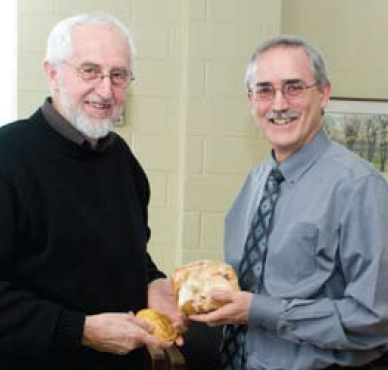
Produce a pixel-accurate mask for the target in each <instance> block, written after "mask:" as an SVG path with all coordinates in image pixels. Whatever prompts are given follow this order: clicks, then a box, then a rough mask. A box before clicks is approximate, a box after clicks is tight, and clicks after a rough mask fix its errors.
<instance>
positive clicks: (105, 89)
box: [94, 75, 113, 99]
mask: <svg viewBox="0 0 388 370" xmlns="http://www.w3.org/2000/svg"><path fill="white" fill-rule="evenodd" d="M112 87H113V86H112V81H111V80H110V76H109V75H102V76H101V80H100V81H99V82H98V83H97V85H96V86H95V88H94V89H95V91H96V93H97V94H98V95H100V96H101V97H102V98H104V99H110V98H111V97H112V95H113V92H112Z"/></svg>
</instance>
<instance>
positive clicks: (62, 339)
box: [0, 13, 184, 370]
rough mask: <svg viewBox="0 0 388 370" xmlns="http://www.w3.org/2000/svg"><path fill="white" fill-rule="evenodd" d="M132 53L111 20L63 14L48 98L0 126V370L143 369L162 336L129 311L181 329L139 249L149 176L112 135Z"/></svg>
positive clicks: (163, 282) (54, 39)
mask: <svg viewBox="0 0 388 370" xmlns="http://www.w3.org/2000/svg"><path fill="white" fill-rule="evenodd" d="M133 56H134V48H133V41H132V40H131V38H130V35H129V31H128V30H127V28H126V27H125V26H124V25H123V24H122V23H121V22H119V21H118V20H117V19H116V18H114V17H112V16H109V15H107V14H100V13H93V14H83V15H78V16H74V17H71V18H68V19H65V20H63V21H62V22H60V23H58V24H57V25H56V26H55V27H54V29H53V30H52V32H51V34H50V36H49V39H48V45H47V56H46V59H45V62H44V68H45V71H46V73H47V76H48V79H49V84H50V88H51V92H52V97H51V98H48V99H47V100H46V101H45V103H44V105H43V106H42V107H41V108H39V109H38V110H37V111H36V112H35V113H34V114H33V115H32V116H31V117H30V118H28V119H26V120H22V121H18V122H14V123H11V124H9V125H6V126H4V127H2V128H1V130H0V368H1V369H26V368H28V367H34V368H35V367H36V368H39V369H50V370H51V369H56V370H58V369H70V368H71V369H110V370H114V369H126V370H128V369H143V368H144V349H143V347H144V345H145V344H149V345H152V346H156V347H160V348H166V347H168V346H170V345H171V344H172V343H170V342H166V341H163V340H159V339H157V338H156V337H154V336H153V335H152V332H153V327H152V326H150V325H149V324H147V323H146V322H144V321H142V320H140V319H137V318H136V317H134V314H133V313H135V312H136V311H138V310H140V309H142V308H144V307H147V305H148V306H149V307H153V308H157V309H159V310H160V311H163V312H164V313H166V314H167V315H168V316H170V318H171V319H172V320H173V321H174V322H175V324H176V326H177V327H178V328H183V327H184V323H183V320H182V318H181V316H180V314H179V313H178V312H177V310H176V308H175V305H174V302H173V299H172V296H173V295H172V285H171V283H170V282H169V281H168V280H167V279H165V275H164V274H163V273H162V272H161V271H159V270H158V268H157V267H156V265H155V264H154V263H153V261H152V259H151V257H150V256H149V254H148V253H147V250H146V247H147V241H148V239H149V236H150V230H149V227H148V220H147V207H148V201H149V198H150V189H149V184H148V180H147V177H146V175H145V173H144V171H143V169H142V167H141V166H140V164H139V163H138V161H137V160H136V158H135V157H134V155H133V154H132V152H131V150H130V148H129V147H128V145H127V144H126V143H125V142H124V140H123V139H122V138H120V137H119V136H118V135H117V134H115V133H113V132H111V129H112V125H113V122H114V121H115V120H117V119H118V118H119V117H120V115H121V114H122V111H123V107H124V104H125V97H126V92H127V87H128V85H129V84H130V82H131V81H132V80H133V72H132V66H133ZM177 341H178V344H179V341H180V342H181V341H182V340H181V338H178V340H177Z"/></svg>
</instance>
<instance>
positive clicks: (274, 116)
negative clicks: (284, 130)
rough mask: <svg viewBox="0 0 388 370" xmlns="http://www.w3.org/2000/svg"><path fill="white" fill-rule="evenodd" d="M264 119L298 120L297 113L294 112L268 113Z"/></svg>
mask: <svg viewBox="0 0 388 370" xmlns="http://www.w3.org/2000/svg"><path fill="white" fill-rule="evenodd" d="M265 118H266V119H268V120H281V119H284V120H287V119H295V118H299V113H298V112H294V111H286V112H274V111H272V112H268V113H267V114H266V115H265Z"/></svg>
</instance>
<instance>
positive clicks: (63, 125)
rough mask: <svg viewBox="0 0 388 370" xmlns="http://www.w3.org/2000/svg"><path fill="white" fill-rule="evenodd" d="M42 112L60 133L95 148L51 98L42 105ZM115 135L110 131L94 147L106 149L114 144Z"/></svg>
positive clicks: (78, 143) (78, 142)
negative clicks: (61, 112) (64, 115)
mask: <svg viewBox="0 0 388 370" xmlns="http://www.w3.org/2000/svg"><path fill="white" fill-rule="evenodd" d="M42 112H43V115H44V118H45V119H46V120H47V122H48V124H49V125H50V126H51V127H52V128H53V129H54V130H55V131H57V132H58V133H59V134H60V135H62V136H63V137H65V138H66V139H68V140H70V141H72V142H73V143H76V144H77V145H80V146H85V147H88V148H91V149H93V148H92V146H91V144H90V143H89V141H88V140H87V138H86V137H85V136H84V135H83V134H82V133H81V132H79V131H78V130H77V129H76V128H75V127H74V126H73V125H71V124H70V122H69V121H68V120H66V119H65V118H64V117H63V116H62V115H61V114H60V113H59V112H58V111H57V110H56V109H55V107H54V106H53V104H52V99H51V98H47V99H46V100H45V102H44V104H43V106H42ZM114 137H115V135H114V134H112V133H109V134H108V135H107V136H106V137H104V138H101V139H99V140H98V142H97V146H96V147H95V148H94V149H95V150H97V151H103V150H105V149H106V148H107V147H109V146H110V145H112V143H113V141H114Z"/></svg>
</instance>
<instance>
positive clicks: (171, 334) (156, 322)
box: [136, 308, 178, 341]
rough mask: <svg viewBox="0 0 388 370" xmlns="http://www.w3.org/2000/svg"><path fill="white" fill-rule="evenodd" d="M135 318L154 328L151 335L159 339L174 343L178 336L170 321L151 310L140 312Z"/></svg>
mask: <svg viewBox="0 0 388 370" xmlns="http://www.w3.org/2000/svg"><path fill="white" fill-rule="evenodd" d="M136 317H139V318H141V319H143V320H144V321H147V322H149V323H150V324H152V325H153V326H154V332H153V335H154V336H155V337H157V338H159V339H163V340H167V341H174V340H175V339H176V338H177V336H178V331H177V330H176V329H175V328H174V326H173V324H172V321H171V320H170V319H169V318H168V317H167V316H166V315H163V314H162V313H160V312H158V311H156V310H154V309H152V308H145V309H143V310H140V311H139V312H138V313H137V314H136Z"/></svg>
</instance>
